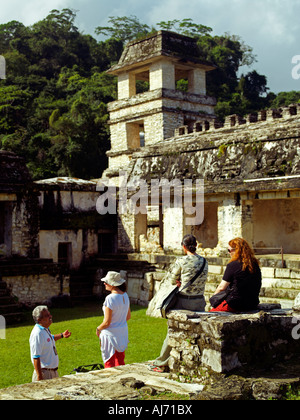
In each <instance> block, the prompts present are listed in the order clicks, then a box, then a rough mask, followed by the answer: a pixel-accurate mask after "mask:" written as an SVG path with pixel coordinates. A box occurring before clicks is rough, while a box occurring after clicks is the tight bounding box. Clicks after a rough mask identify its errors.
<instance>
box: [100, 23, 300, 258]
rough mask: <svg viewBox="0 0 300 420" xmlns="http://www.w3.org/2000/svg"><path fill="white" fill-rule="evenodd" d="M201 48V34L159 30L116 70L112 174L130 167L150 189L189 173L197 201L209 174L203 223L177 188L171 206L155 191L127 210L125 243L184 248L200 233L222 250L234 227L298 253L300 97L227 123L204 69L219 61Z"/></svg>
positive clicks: (133, 47)
mask: <svg viewBox="0 0 300 420" xmlns="http://www.w3.org/2000/svg"><path fill="white" fill-rule="evenodd" d="M197 56H199V51H198V49H197V45H196V42H195V41H194V40H193V39H191V38H187V37H183V36H181V35H178V34H174V33H169V32H166V31H160V32H158V33H157V34H155V35H153V36H150V37H148V38H146V39H144V40H141V41H137V42H133V43H129V44H128V45H127V46H126V48H125V50H124V52H123V54H122V57H121V59H120V61H119V63H118V64H117V65H115V66H114V67H113V68H112V69H111V70H110V71H109V73H110V74H113V75H117V76H118V100H117V101H115V102H112V103H111V104H109V111H110V129H111V150H110V151H109V152H108V156H109V168H108V170H107V171H106V173H105V176H106V177H111V178H114V177H117V176H118V174H119V171H120V170H123V171H126V173H127V176H128V182H129V183H130V182H132V183H133V184H134V183H135V185H138V182H139V181H140V180H145V181H146V182H147V185H148V188H149V194H150V187H151V180H153V179H157V180H161V179H165V180H168V181H169V182H172V181H175V180H176V181H180V182H181V184H182V186H183V185H184V181H185V180H187V179H188V180H190V181H191V182H192V190H193V191H192V192H193V205H194V206H196V199H197V197H196V195H197V194H196V191H195V190H196V189H197V185H196V180H200V179H201V180H203V181H204V220H203V222H202V220H201V223H195V224H194V225H192V224H188V223H186V219H187V217H188V215H187V214H186V212H185V210H186V208H185V206H184V205H183V202H182V203H180V204H181V205H178V203H177V202H176V200H174V195H175V194H174V192H173V201H172V198H171V202H170V206H165V207H164V208H162V206H163V204H164V203H162V197H161V196H160V202H159V203H155V204H156V207H155V206H153V203H152V201H151V200H150V195H149V197H148V198H149V200H148V203H146V204H148V208H147V214H141V213H140V214H130V212H128V213H126V214H121V215H120V223H119V238H118V239H119V244H118V245H119V251H123V252H139V251H143V250H144V248H145V246H146V245H148V248H149V242H150V244H151V242H152V244H153V246H154V247H155V244H156V245H157V244H158V245H159V246H160V247H161V249H162V250H164V251H165V252H176V251H180V242H181V237H182V235H184V234H185V233H190V232H192V233H193V234H195V236H196V237H197V239H198V241H199V242H200V243H201V244H202V247H203V248H204V249H211V250H215V252H214V254H215V255H217V254H220V251H222V250H224V249H226V248H227V243H228V240H230V239H231V238H232V237H236V236H242V237H244V238H245V239H247V240H248V241H249V242H250V243H251V244H252V245H253V247H255V248H257V249H258V250H260V249H265V250H270V252H269V253H274V252H276V250H277V252H279V250H280V248H281V247H282V248H283V250H284V252H285V253H288V254H299V253H300V245H299V240H298V237H299V230H300V200H299V198H300V189H299V188H300V158H299V128H300V118H299V113H300V106H299V105H294V106H290V107H287V108H283V109H280V110H268V111H262V112H260V113H257V114H253V115H248V116H246V117H245V118H241V117H240V116H237V115H232V116H229V117H227V118H226V121H225V123H224V124H222V125H220V124H219V123H217V121H216V119H215V116H214V105H215V103H216V101H215V99H214V98H210V97H207V96H206V82H205V75H206V72H207V71H211V70H213V66H212V65H211V64H209V63H203V62H201V61H199V59H197ZM178 79H186V80H187V81H188V92H182V91H179V90H177V89H176V80H178ZM137 80H147V81H149V91H148V92H143V93H140V94H136V81H137ZM199 185H200V184H198V186H199ZM172 191H173V190H172V188H171V196H172ZM151 205H152V206H151ZM144 213H145V212H144ZM155 228H156V229H155ZM145 244H146V245H145ZM143 247H144V248H143ZM150 248H151V247H150Z"/></svg>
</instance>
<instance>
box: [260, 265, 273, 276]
mask: <svg viewBox="0 0 300 420" xmlns="http://www.w3.org/2000/svg"><path fill="white" fill-rule="evenodd" d="M261 275H262V278H264V277H268V278H274V277H275V269H274V268H273V267H262V268H261Z"/></svg>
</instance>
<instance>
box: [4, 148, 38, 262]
mask: <svg viewBox="0 0 300 420" xmlns="http://www.w3.org/2000/svg"><path fill="white" fill-rule="evenodd" d="M0 167H1V174H0V257H1V256H2V257H12V256H18V257H29V258H36V257H37V256H38V230H39V224H38V206H37V203H38V192H37V190H36V189H35V188H34V186H33V185H32V183H31V178H30V175H29V172H28V169H27V167H26V165H25V161H24V159H22V158H20V157H17V156H16V155H15V154H14V153H10V152H3V151H0Z"/></svg>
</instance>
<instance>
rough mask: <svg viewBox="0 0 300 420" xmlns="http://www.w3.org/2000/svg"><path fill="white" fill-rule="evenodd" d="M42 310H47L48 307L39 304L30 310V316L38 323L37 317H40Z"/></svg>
mask: <svg viewBox="0 0 300 420" xmlns="http://www.w3.org/2000/svg"><path fill="white" fill-rule="evenodd" d="M43 311H48V307H47V306H45V305H40V306H37V307H36V308H34V310H33V311H32V317H33V320H34V322H35V323H36V324H37V323H38V321H39V319H41V318H42V316H41V314H42V312H43Z"/></svg>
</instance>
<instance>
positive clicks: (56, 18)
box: [0, 9, 300, 179]
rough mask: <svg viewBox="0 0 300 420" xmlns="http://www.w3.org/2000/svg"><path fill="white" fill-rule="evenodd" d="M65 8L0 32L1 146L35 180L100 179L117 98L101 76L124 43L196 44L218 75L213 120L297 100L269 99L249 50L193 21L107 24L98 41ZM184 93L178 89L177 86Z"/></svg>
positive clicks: (293, 95)
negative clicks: (168, 37)
mask: <svg viewBox="0 0 300 420" xmlns="http://www.w3.org/2000/svg"><path fill="white" fill-rule="evenodd" d="M75 18H76V13H75V12H74V11H73V10H70V9H63V10H61V11H59V10H52V11H51V12H50V13H49V15H48V16H47V17H46V18H45V19H43V20H41V21H39V22H37V23H35V24H34V25H32V26H24V25H23V24H22V23H20V22H17V21H11V22H8V23H6V24H2V25H0V54H1V55H3V56H4V57H5V60H6V64H7V69H6V79H4V80H0V147H1V148H2V149H5V150H11V151H14V152H15V153H17V154H18V155H20V156H23V157H25V159H26V162H27V165H28V167H29V169H30V171H31V174H32V176H33V178H34V179H41V178H48V177H54V176H76V177H82V178H86V179H90V178H99V177H101V174H102V172H103V170H104V169H105V168H106V167H107V158H106V154H105V152H106V151H107V150H109V149H110V143H109V128H108V112H107V103H108V102H111V101H113V100H115V99H116V97H117V94H116V78H115V77H112V76H108V75H107V74H106V71H107V70H108V69H109V68H110V67H111V66H112V65H113V64H115V63H116V62H118V60H119V58H120V56H121V53H122V51H123V47H124V44H125V43H126V42H127V41H131V40H133V39H139V38H142V37H145V36H147V35H149V34H151V33H154V32H155V31H157V30H160V29H164V30H171V31H174V32H178V33H181V34H183V35H187V36H192V37H194V38H196V40H197V43H198V45H199V51H200V56H201V57H200V58H203V59H205V60H208V61H211V62H212V63H213V64H215V65H216V66H217V69H216V70H215V71H213V72H210V73H209V74H208V78H207V90H208V95H210V96H215V97H216V98H217V106H216V113H217V115H218V117H219V118H221V119H222V118H224V117H225V116H226V115H228V114H232V113H239V114H241V113H242V114H244V113H247V112H252V111H256V110H259V109H262V108H266V107H269V106H274V105H275V106H277V105H278V106H282V105H287V104H288V103H291V102H295V101H299V100H300V94H299V92H290V93H282V94H279V95H278V96H277V95H274V94H272V93H268V88H267V79H266V77H265V76H263V75H260V74H258V73H257V72H256V71H255V70H249V72H248V73H246V74H242V75H241V76H239V72H240V69H241V67H242V66H251V65H253V64H254V63H255V56H254V54H253V51H252V48H251V47H249V46H247V45H245V44H244V42H243V41H242V40H241V39H240V38H239V37H238V36H236V35H230V34H224V35H222V36H213V35H212V34H211V33H212V28H209V27H207V26H204V25H201V24H198V23H195V22H193V20H192V19H182V20H177V19H174V20H171V21H162V22H159V23H157V24H156V25H157V27H150V26H148V25H147V24H144V23H141V22H140V21H139V19H138V18H137V17H136V16H129V17H126V16H124V17H110V18H109V20H108V22H109V26H106V27H97V28H96V29H95V32H96V34H98V35H102V36H103V35H104V36H105V37H106V39H105V40H104V41H97V40H96V39H95V38H94V37H93V36H92V35H85V34H82V33H81V32H80V31H79V30H78V28H77V27H76V25H75ZM181 86H182V88H183V89H184V83H183V84H182V85H181Z"/></svg>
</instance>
